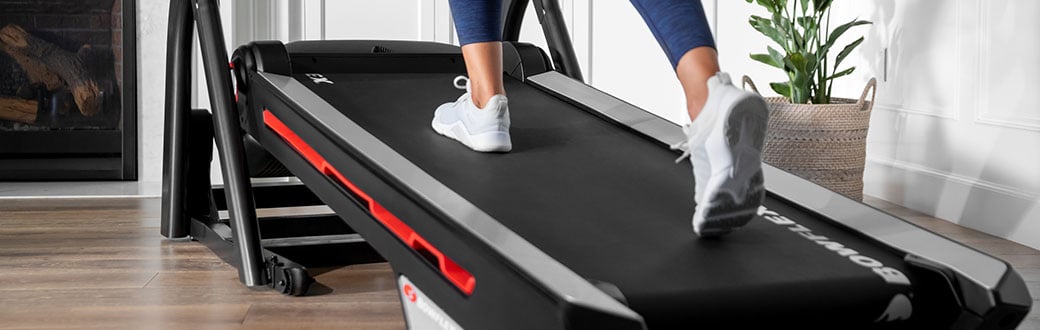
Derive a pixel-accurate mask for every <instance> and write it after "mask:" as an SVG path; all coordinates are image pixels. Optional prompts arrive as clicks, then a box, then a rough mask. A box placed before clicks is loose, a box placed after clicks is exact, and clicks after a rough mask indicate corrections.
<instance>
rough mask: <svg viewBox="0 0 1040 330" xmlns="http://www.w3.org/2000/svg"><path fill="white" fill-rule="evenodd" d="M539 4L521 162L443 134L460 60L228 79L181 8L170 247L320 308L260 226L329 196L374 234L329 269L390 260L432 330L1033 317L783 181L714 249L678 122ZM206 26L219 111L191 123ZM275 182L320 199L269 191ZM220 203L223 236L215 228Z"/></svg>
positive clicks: (513, 40)
mask: <svg viewBox="0 0 1040 330" xmlns="http://www.w3.org/2000/svg"><path fill="white" fill-rule="evenodd" d="M533 1H534V6H535V8H536V10H537V12H538V15H537V16H538V18H539V21H540V23H541V25H542V27H543V30H544V32H545V35H546V39H547V41H548V43H549V46H550V47H549V48H550V49H549V54H551V57H550V56H548V55H546V53H545V51H543V50H542V49H540V48H538V47H536V46H533V45H531V44H527V43H522V42H518V40H517V39H518V36H519V31H520V24H521V21H522V17H523V14H524V10H525V9H526V8H527V5H528V1H526V0H507V1H505V4H504V7H503V8H504V9H505V10H504V18H503V22H504V26H503V31H504V33H503V36H504V39H505V40H506V41H505V42H504V45H503V53H504V58H503V62H504V68H505V71H506V72H505V73H506V78H505V83H506V90H507V91H508V92H509V95H510V100H511V103H510V108H511V110H512V111H511V112H512V113H511V115H512V118H511V119H512V129H511V135H512V138H513V144H514V148H513V151H512V152H510V153H507V154H485V153H477V152H473V151H470V150H468V149H467V148H465V147H464V146H462V145H460V144H459V143H457V142H454V141H452V140H450V139H447V138H444V137H441V136H439V135H438V134H437V133H436V132H434V131H433V130H432V129H431V128H430V121H431V119H432V116H433V109H434V108H435V107H436V106H437V105H438V104H441V103H443V102H446V101H450V100H452V99H454V98H456V97H458V94H459V93H460V92H459V91H458V90H456V89H455V88H454V87H453V86H452V84H451V82H452V79H453V78H454V77H455V76H457V75H461V74H465V66H464V63H463V59H462V56H461V53H460V50H459V48H458V47H457V46H453V45H447V44H439V43H432V42H416V41H376V40H349V41H300V42H293V43H288V44H283V43H281V42H277V41H257V42H253V43H250V44H248V45H245V46H242V47H240V48H238V49H237V50H236V51H235V53H234V55H233V56H232V58H231V61H230V70H229V65H228V63H229V61H228V57H227V54H226V53H225V49H226V48H225V43H224V40H223V32H222V31H221V28H220V27H221V24H220V16H219V13H218V10H219V9H218V6H217V3H216V0H173V1H171V11H170V12H171V21H170V24H171V27H170V31H171V37H170V40H169V43H170V53H169V54H170V55H169V56H170V63H169V64H168V65H169V70H168V75H169V76H168V81H169V82H170V83H169V84H168V93H169V94H168V102H167V109H166V111H167V114H166V115H167V126H166V129H167V132H166V134H167V141H166V143H167V148H166V152H167V160H166V161H167V164H166V166H165V167H164V191H163V192H164V199H163V210H164V212H163V218H162V220H163V234H164V236H166V237H170V238H185V237H187V238H194V239H199V238H198V237H196V236H197V235H201V236H206V237H211V238H209V239H208V240H209V241H213V242H217V243H207V244H208V245H210V246H211V247H220V250H219V251H218V249H217V248H214V250H215V251H217V252H218V253H222V254H232V255H230V256H228V257H226V258H225V260H228V262H229V263H231V264H233V265H234V266H236V267H237V268H238V270H239V275H240V279H241V281H242V282H243V283H244V284H245V285H247V286H251V287H252V286H263V285H272V286H275V287H277V288H281V289H282V292H283V293H287V294H293V295H299V294H303V293H305V292H306V289H307V285H302V284H301V285H296V286H293V285H289V286H291V288H290V289H285V287H286V285H287V284H285V282H290V283H292V282H297V283H307V279H309V277H308V276H307V272H308V271H309V269H308V267H307V266H306V265H304V264H303V263H295V262H289V263H286V262H285V260H287V258H286V257H284V256H282V255H279V254H278V253H276V252H275V251H272V247H271V246H270V245H269V244H266V243H265V241H269V239H267V238H265V237H268V236H271V235H274V236H277V235H280V234H282V232H284V231H294V229H293V228H295V227H294V226H293V223H292V222H291V221H288V222H285V224H284V225H280V226H276V227H270V228H267V229H264V228H263V225H262V224H263V223H264V221H263V220H258V219H257V217H256V211H255V210H256V207H257V205H258V204H259V201H261V200H265V201H267V202H272V201H275V202H276V204H277V201H278V200H279V198H283V199H285V200H294V199H297V198H298V196H311V195H313V197H314V198H316V199H318V200H320V201H321V202H322V203H324V204H325V205H327V206H328V207H330V208H331V209H332V210H333V211H334V212H335V216H336V217H335V218H336V219H337V220H338V221H340V222H342V224H343V225H344V226H342V228H348V229H347V232H346V234H343V233H340V234H337V235H355V236H351V237H354V238H356V239H355V240H352V241H351V242H353V243H354V244H353V245H350V246H347V247H344V246H340V247H336V248H334V249H332V250H329V251H332V252H330V253H328V255H329V256H330V257H332V256H336V255H340V256H354V255H358V256H364V257H360V258H358V259H359V260H361V261H360V262H372V261H379V260H382V259H385V260H387V261H389V262H390V265H391V267H392V268H393V270H394V273H395V276H396V278H397V281H398V288H399V293H400V295H399V296H400V298H401V302H402V308H403V311H404V315H405V318H406V321H407V324H408V326H409V328H413V329H647V328H653V329H668V328H693V327H706V328H717V327H751V326H769V327H783V328H786V327H796V328H857V329H858V328H864V329H893V328H895V329H899V328H907V329H922V328H927V329H933V328H934V329H940V328H955V329H1012V328H1014V327H1016V326H1017V325H1018V324H1019V323H1020V322H1021V321H1022V319H1023V318H1024V317H1025V315H1026V313H1028V311H1029V309H1030V305H1031V303H1032V300H1031V298H1030V296H1029V293H1028V291H1027V289H1026V286H1025V284H1024V282H1023V280H1022V278H1021V277H1020V276H1019V275H1018V274H1017V273H1016V272H1015V271H1014V270H1013V269H1012V268H1011V267H1010V266H1009V265H1008V264H1007V263H1006V262H1004V261H1002V260H999V259H997V258H994V257H992V256H989V255H986V254H984V253H981V252H979V251H976V250H974V249H972V248H969V247H966V246H964V245H961V244H959V243H956V242H953V241H951V240H949V239H946V238H944V237H942V236H939V235H937V234H934V233H931V232H929V231H927V230H924V229H922V228H920V227H917V226H915V225H913V224H910V223H907V222H905V221H903V220H901V219H899V218H896V217H894V216H892V215H889V214H886V213H884V212H881V211H879V210H876V209H874V208H871V207H869V206H866V205H864V204H862V203H859V202H857V201H853V200H850V199H848V198H846V197H843V196H841V195H839V194H837V193H834V192H831V191H829V190H827V189H825V188H823V187H820V186H818V185H815V184H812V183H810V182H808V181H806V180H804V179H801V178H798V177H796V176H794V175H792V174H789V173H786V172H784V171H782V170H779V169H776V168H774V167H771V166H769V165H764V166H763V171H764V174H765V177H766V187H767V190H768V194H767V197H766V200H765V202H764V203H763V207H762V208H760V210H759V215H758V216H757V217H756V218H755V219H754V220H752V221H751V223H749V224H748V225H747V226H746V227H744V228H742V229H740V230H739V231H736V232H735V233H733V234H730V235H728V236H725V237H723V238H721V239H700V238H697V237H696V235H695V234H694V233H693V230H692V228H691V224H690V217H691V215H692V213H693V209H694V206H693V203H692V201H693V200H694V199H693V182H692V180H691V174H690V172H691V168H690V166H689V164H688V163H686V162H683V163H682V164H679V165H676V164H675V163H674V162H673V160H674V159H675V158H676V157H677V156H678V155H677V153H676V152H674V151H672V150H670V149H669V147H668V146H669V145H671V144H673V143H675V142H678V141H681V140H682V139H683V138H684V135H683V134H682V131H681V129H680V127H679V126H677V125H675V124H673V123H671V122H668V121H666V120H664V119H662V118H660V117H657V116H655V115H653V114H651V113H649V112H646V111H645V110H642V109H639V108H638V107H635V106H633V105H631V104H628V103H625V102H624V101H622V100H619V99H617V98H615V97H612V96H610V95H608V94H606V93H603V92H601V91H599V90H596V89H595V88H593V87H590V86H588V85H586V84H584V83H582V81H581V73H580V71H579V70H578V66H577V61H576V59H575V56H574V52H573V49H572V47H571V45H570V41H569V39H568V37H567V33H566V32H565V31H566V30H565V26H564V24H563V18H562V16H561V12H560V9H559V4H558V3H557V1H552V0H533ZM193 27H197V28H198V31H199V36H200V41H201V48H202V52H203V60H204V65H205V69H206V70H205V71H206V75H207V81H208V85H209V91H210V95H211V104H212V105H213V111H212V112H210V111H206V110H192V109H189V108H188V107H187V106H186V105H187V100H186V90H187V88H190V85H189V83H188V78H189V73H188V71H187V68H188V67H190V62H189V61H190V56H188V55H189V54H190V49H191V44H190V40H191V34H192V28H193ZM210 124H212V125H210ZM214 140H215V142H216V146H217V148H218V150H219V155H220V165H221V166H222V174H223V176H224V182H225V184H224V186H222V187H216V188H213V189H210V188H211V187H209V186H206V183H208V178H203V176H202V175H200V174H197V173H202V172H208V168H209V167H208V165H209V161H210V160H209V156H208V155H207V154H206V151H207V150H201V151H199V149H200V148H203V149H204V147H205V146H208V145H211V144H212V143H211V141H214ZM190 141H202V142H193V143H189V142H190ZM200 168H203V169H205V170H206V171H202V170H200ZM259 168H264V169H267V170H270V171H273V172H276V173H282V174H283V175H287V176H294V177H296V178H298V180H299V182H302V186H303V187H305V188H306V190H309V191H310V193H306V192H302V191H301V189H299V188H300V187H301V184H299V183H294V184H292V185H291V186H293V187H295V189H296V190H294V191H293V192H287V193H284V194H279V193H278V192H277V190H271V189H270V188H269V187H264V186H262V185H259V186H260V187H258V184H254V183H252V181H251V176H255V175H256V174H257V173H258V172H264V171H261V170H258V169H259ZM192 171H193V172H192ZM188 172H192V173H196V174H195V175H194V176H191V177H189V176H188V175H187V174H186V173H188ZM189 181H191V182H199V183H196V184H193V185H188V184H186V182H189ZM189 186H190V187H195V188H192V189H195V191H198V192H200V194H201V196H203V197H197V196H196V197H192V196H195V195H193V194H189V193H188V190H189V188H188V187H189ZM261 191H264V192H263V193H261ZM221 194H223V195H224V196H223V197H220V196H219V195H221ZM261 196H264V197H261ZM308 199H309V198H308ZM216 200H222V202H220V203H217V202H214V201H216ZM254 202H256V203H254ZM189 204H190V205H189ZM218 204H219V205H221V206H224V207H225V208H226V209H227V210H228V213H229V215H228V217H227V219H226V220H223V222H220V221H216V222H219V223H222V224H223V225H224V227H221V228H223V229H221V230H219V232H221V233H222V234H221V235H218V236H219V237H217V238H212V237H213V236H214V233H216V232H218V231H217V230H214V229H213V228H215V227H214V225H213V224H212V222H213V221H210V223H209V224H207V222H206V221H200V220H199V219H197V218H207V217H209V218H214V216H212V214H213V213H214V212H215V211H214V210H216V209H217V207H216V205H218ZM283 204H284V203H283ZM324 219H326V220H327V219H328V218H327V217H325V218H324ZM210 220H213V219H210ZM283 220H284V219H283ZM289 220H291V219H289ZM301 226H304V224H302V223H301ZM317 234H318V235H319V236H321V233H320V232H318V233H317ZM200 240H203V241H206V239H200ZM301 241H308V240H307V239H301ZM303 245H307V244H303ZM366 251H375V252H377V253H378V258H373V257H372V256H371V255H370V254H368V253H369V252H366ZM348 259H349V258H348ZM338 262H340V261H338ZM350 262H355V261H351V260H346V261H341V262H340V263H341V264H345V263H350ZM301 278H304V279H305V280H300V279H301ZM287 291H288V292H287Z"/></svg>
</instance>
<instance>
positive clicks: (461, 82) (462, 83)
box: [452, 76, 469, 90]
mask: <svg viewBox="0 0 1040 330" xmlns="http://www.w3.org/2000/svg"><path fill="white" fill-rule="evenodd" d="M452 84H454V85H455V88H458V89H461V90H467V89H468V88H469V78H466V76H457V77H455V80H454V81H453V82H452Z"/></svg>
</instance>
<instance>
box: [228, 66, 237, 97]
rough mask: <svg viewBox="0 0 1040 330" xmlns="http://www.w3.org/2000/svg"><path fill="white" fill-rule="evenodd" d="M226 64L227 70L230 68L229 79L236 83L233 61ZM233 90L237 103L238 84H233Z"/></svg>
mask: <svg viewBox="0 0 1040 330" xmlns="http://www.w3.org/2000/svg"><path fill="white" fill-rule="evenodd" d="M227 66H228V70H231V80H232V81H233V82H235V83H236V84H237V83H239V81H237V80H236V78H235V62H228V64H227ZM234 92H235V103H238V85H235V91H234Z"/></svg>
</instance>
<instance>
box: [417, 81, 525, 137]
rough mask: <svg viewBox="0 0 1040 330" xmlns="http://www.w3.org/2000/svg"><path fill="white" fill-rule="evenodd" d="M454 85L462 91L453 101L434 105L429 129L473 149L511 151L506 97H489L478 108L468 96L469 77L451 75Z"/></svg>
mask: <svg viewBox="0 0 1040 330" xmlns="http://www.w3.org/2000/svg"><path fill="white" fill-rule="evenodd" d="M460 82H461V84H460ZM455 87H456V88H458V89H465V90H466V94H462V96H460V97H459V99H458V100H456V101H455V102H450V103H445V104H442V105H441V106H439V107H437V111H436V112H434V114H433V130H435V131H437V133H440V134H441V135H444V136H447V137H449V138H452V139H455V140H456V141H459V142H461V143H462V144H464V145H466V146H467V147H469V148H470V149H473V150H476V151H480V152H508V151H510V150H512V149H513V143H512V141H511V140H510V139H509V100H508V99H507V98H506V96H505V95H495V96H492V97H491V99H489V100H488V102H487V104H485V105H484V108H483V109H479V108H477V106H476V105H475V104H473V101H472V98H471V97H470V89H469V79H467V78H466V77H464V76H458V77H455Z"/></svg>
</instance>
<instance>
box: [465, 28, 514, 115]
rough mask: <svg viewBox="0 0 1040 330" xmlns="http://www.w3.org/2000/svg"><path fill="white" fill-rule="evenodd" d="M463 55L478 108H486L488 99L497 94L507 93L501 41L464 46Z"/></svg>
mask: <svg viewBox="0 0 1040 330" xmlns="http://www.w3.org/2000/svg"><path fill="white" fill-rule="evenodd" d="M462 57H463V58H464V59H465V60H466V73H468V74H469V88H470V94H472V95H470V96H471V97H472V99H473V104H476V105H477V108H481V109H483V108H484V104H485V103H487V101H488V99H490V98H491V97H492V96H495V95H506V88H505V86H503V85H504V84H503V82H502V43H501V42H499V41H488V42H478V43H472V44H467V45H464V46H462Z"/></svg>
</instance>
